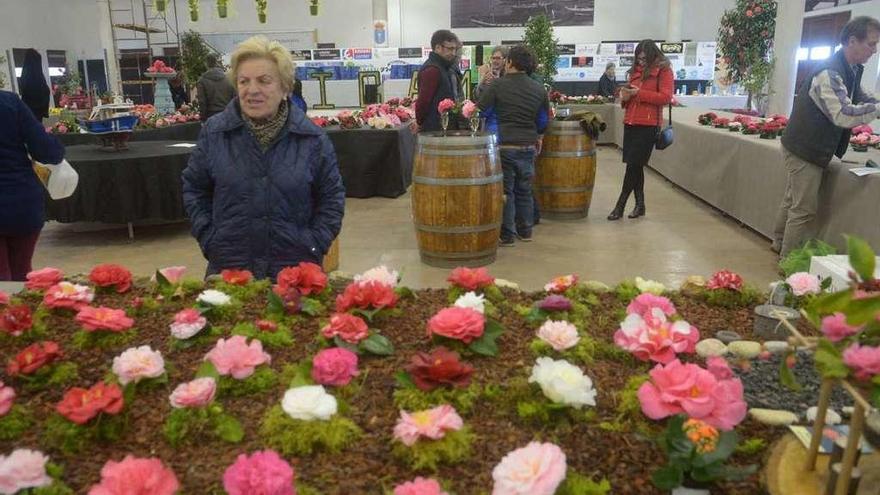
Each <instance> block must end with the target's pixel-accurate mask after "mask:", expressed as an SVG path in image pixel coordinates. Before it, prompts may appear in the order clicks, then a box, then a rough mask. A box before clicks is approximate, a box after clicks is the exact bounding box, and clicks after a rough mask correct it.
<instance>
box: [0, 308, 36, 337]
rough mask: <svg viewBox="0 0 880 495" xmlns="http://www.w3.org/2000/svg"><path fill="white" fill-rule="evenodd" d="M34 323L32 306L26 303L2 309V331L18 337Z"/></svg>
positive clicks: (0, 317) (0, 322)
mask: <svg viewBox="0 0 880 495" xmlns="http://www.w3.org/2000/svg"><path fill="white" fill-rule="evenodd" d="M32 325H33V315H32V314H31V308H29V307H28V306H27V305H26V304H19V305H16V306H7V307H6V308H5V309H3V310H2V311H0V332H5V333H8V334H9V335H12V336H13V337H18V336H19V335H21V334H23V333H24V332H25V331H27V330H30V328H31V326H32Z"/></svg>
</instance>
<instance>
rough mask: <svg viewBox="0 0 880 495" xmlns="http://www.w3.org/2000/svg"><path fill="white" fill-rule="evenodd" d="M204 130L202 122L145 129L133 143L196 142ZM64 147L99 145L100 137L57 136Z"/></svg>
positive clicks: (137, 134) (136, 136)
mask: <svg viewBox="0 0 880 495" xmlns="http://www.w3.org/2000/svg"><path fill="white" fill-rule="evenodd" d="M201 130H202V123H201V122H187V123H185V124H174V125H172V126H168V127H163V128H161V129H144V130H141V131H134V132H132V133H131V138H130V139H129V142H131V141H195V140H197V139H198V138H199V132H200V131H201ZM54 136H55V137H57V138H58V140H59V141H61V144H63V145H64V146H76V145H79V144H97V143H98V136H95V135H92V134H55V135H54Z"/></svg>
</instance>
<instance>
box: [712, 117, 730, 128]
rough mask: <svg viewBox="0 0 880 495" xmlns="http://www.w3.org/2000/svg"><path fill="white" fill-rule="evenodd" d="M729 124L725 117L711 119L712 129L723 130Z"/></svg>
mask: <svg viewBox="0 0 880 495" xmlns="http://www.w3.org/2000/svg"><path fill="white" fill-rule="evenodd" d="M728 124H730V119H728V118H726V117H715V118H714V119H712V127H716V128H718V129H724V128H726V127H727V125H728Z"/></svg>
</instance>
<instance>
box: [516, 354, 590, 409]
mask: <svg viewBox="0 0 880 495" xmlns="http://www.w3.org/2000/svg"><path fill="white" fill-rule="evenodd" d="M529 383H537V384H538V385H539V386H540V387H541V391H543V392H544V395H545V396H546V397H547V398H548V399H550V400H552V401H553V402H556V403H558V404H565V405H568V406H572V407H574V408H576V409H580V408H581V407H583V406H585V405H588V406H595V405H596V390H595V389H594V388H593V380H591V379H590V377H588V376H587V375H585V374H584V372H583V371H581V369H580V368H578V367H577V366H575V365H573V364H571V363H569V362H568V361H566V360H564V359H561V360H555V359H551V358H548V357H540V358H538V360H537V361H536V362H535V365H534V366H533V367H532V375H531V376H530V377H529Z"/></svg>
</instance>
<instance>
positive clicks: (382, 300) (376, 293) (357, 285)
mask: <svg viewBox="0 0 880 495" xmlns="http://www.w3.org/2000/svg"><path fill="white" fill-rule="evenodd" d="M395 304H397V293H395V292H394V288H393V287H391V286H390V285H386V284H383V283H382V282H379V281H376V280H370V281H367V282H352V283H350V284H348V287H346V288H345V291H344V292H343V293H342V294H340V295H338V296H336V312H337V313H344V312H346V311H348V310H349V309H351V308H360V309H367V308H371V307H372V308H374V309H382V308H393V307H394V305H395Z"/></svg>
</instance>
